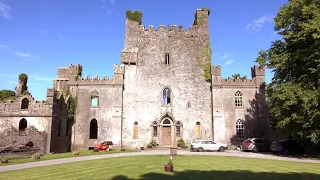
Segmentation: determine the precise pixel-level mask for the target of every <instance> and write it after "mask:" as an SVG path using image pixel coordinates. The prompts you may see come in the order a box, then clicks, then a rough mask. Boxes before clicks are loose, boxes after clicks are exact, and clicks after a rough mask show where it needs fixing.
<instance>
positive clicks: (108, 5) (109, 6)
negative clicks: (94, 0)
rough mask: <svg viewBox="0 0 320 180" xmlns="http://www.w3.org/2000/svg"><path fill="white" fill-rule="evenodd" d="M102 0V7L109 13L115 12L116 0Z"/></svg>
mask: <svg viewBox="0 0 320 180" xmlns="http://www.w3.org/2000/svg"><path fill="white" fill-rule="evenodd" d="M101 1H102V9H104V10H105V12H106V13H107V14H110V13H112V12H114V7H115V6H116V1H115V0H108V1H107V0H101Z"/></svg>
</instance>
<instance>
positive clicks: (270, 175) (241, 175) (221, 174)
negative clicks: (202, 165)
mask: <svg viewBox="0 0 320 180" xmlns="http://www.w3.org/2000/svg"><path fill="white" fill-rule="evenodd" d="M139 179H140V180H149V179H150V180H158V179H159V180H163V179H165V180H179V179H181V180H185V179H208V180H209V179H210V180H211V179H214V180H217V179H246V180H250V179H252V180H256V179H259V180H263V179H269V180H276V179H281V180H283V179H290V180H316V179H320V175H319V174H311V173H276V172H252V171H218V170H212V171H196V170H187V171H181V172H173V173H164V174H161V173H148V174H144V175H142V176H141V177H140V178H139ZM112 180H132V179H130V178H128V177H126V176H123V175H121V176H115V177H114V178H112Z"/></svg>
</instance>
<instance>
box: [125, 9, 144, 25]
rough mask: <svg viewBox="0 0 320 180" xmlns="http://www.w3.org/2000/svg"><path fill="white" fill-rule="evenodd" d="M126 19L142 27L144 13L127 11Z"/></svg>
mask: <svg viewBox="0 0 320 180" xmlns="http://www.w3.org/2000/svg"><path fill="white" fill-rule="evenodd" d="M126 17H127V18H128V19H130V20H132V21H136V22H138V23H139V25H141V23H142V12H140V11H134V12H132V11H130V10H129V11H127V12H126Z"/></svg>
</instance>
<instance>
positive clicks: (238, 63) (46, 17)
mask: <svg viewBox="0 0 320 180" xmlns="http://www.w3.org/2000/svg"><path fill="white" fill-rule="evenodd" d="M285 3H287V0H268V1H262V0H244V1H239V0H174V1H173V0H161V1H150V0H149V1H146V0H134V1H133V0H0V62H1V66H0V89H10V90H14V88H15V86H16V84H17V81H18V75H19V74H20V73H21V72H23V73H26V74H28V76H29V80H28V87H29V91H30V92H31V93H32V95H33V96H34V97H35V99H37V100H44V99H46V89H47V88H51V87H52V80H53V79H54V78H55V77H56V76H57V68H58V67H66V66H68V65H69V64H70V63H72V64H77V63H79V64H81V65H83V76H87V75H90V76H91V77H93V76H95V75H98V76H99V77H102V76H103V75H107V76H108V77H111V76H112V74H113V64H119V63H120V52H121V50H122V49H123V47H124V35H125V12H126V11H127V10H139V11H141V12H142V13H143V19H142V23H143V25H145V26H146V27H147V26H148V25H154V26H155V28H158V26H159V25H172V24H176V25H180V24H181V25H183V27H184V28H185V29H188V28H189V26H190V25H191V24H192V23H193V19H194V13H195V11H196V9H197V8H204V7H206V8H210V10H211V13H210V16H209V25H210V37H211V48H212V52H213V53H212V63H213V64H214V65H218V64H221V66H222V75H223V77H224V78H227V77H228V76H231V75H233V74H235V73H240V74H241V75H247V76H248V77H250V78H251V72H250V67H251V66H253V65H254V64H255V62H254V61H255V59H256V57H257V52H258V51H259V50H261V49H268V48H269V47H270V45H271V44H270V43H271V42H272V41H274V40H275V39H280V36H278V35H277V34H276V33H275V32H274V24H273V17H274V16H275V15H276V14H277V11H278V8H279V7H280V6H282V5H284V4H285ZM271 78H272V74H271V73H270V71H268V72H267V77H266V81H267V82H270V81H271Z"/></svg>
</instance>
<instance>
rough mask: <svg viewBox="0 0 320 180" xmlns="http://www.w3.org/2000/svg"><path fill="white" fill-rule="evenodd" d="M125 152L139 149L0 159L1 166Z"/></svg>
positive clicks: (88, 151)
mask: <svg viewBox="0 0 320 180" xmlns="http://www.w3.org/2000/svg"><path fill="white" fill-rule="evenodd" d="M125 152H137V150H125V151H120V150H112V151H108V152H93V151H92V150H87V151H80V153H79V155H73V154H72V152H67V153H59V154H45V155H43V156H41V159H40V160H34V159H33V158H31V157H26V158H14V159H10V160H9V163H5V164H2V163H1V161H0V166H4V165H10V164H20V163H26V162H34V161H42V160H50V159H59V158H69V157H78V156H92V155H101V154H114V153H125Z"/></svg>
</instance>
